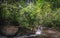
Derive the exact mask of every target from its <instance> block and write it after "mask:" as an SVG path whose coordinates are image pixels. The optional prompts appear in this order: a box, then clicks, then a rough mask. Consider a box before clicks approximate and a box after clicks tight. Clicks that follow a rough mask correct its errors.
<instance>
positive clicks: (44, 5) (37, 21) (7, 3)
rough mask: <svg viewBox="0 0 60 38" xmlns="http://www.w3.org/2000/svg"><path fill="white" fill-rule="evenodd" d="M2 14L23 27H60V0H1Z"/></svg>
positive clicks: (6, 18)
mask: <svg viewBox="0 0 60 38" xmlns="http://www.w3.org/2000/svg"><path fill="white" fill-rule="evenodd" d="M0 16H1V18H3V19H5V20H6V21H8V22H10V21H12V22H13V24H15V25H16V23H18V24H19V25H20V26H23V27H36V26H38V25H44V26H47V27H55V28H59V27H60V26H59V25H60V17H59V16H60V3H59V0H54V1H53V0H29V1H28V0H27V1H26V0H3V1H0Z"/></svg>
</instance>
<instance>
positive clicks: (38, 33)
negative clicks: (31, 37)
mask: <svg viewBox="0 0 60 38" xmlns="http://www.w3.org/2000/svg"><path fill="white" fill-rule="evenodd" d="M41 33H42V27H40V26H39V27H38V29H37V31H36V32H35V34H36V35H41Z"/></svg>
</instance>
